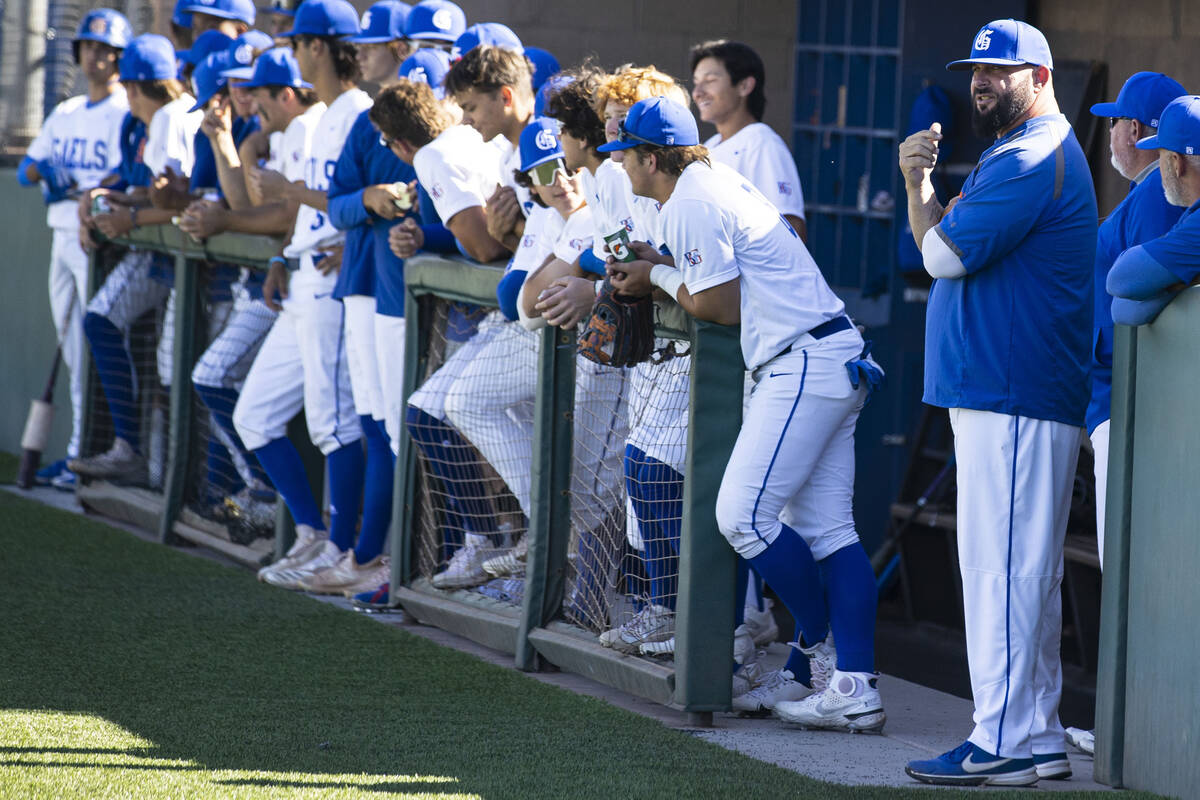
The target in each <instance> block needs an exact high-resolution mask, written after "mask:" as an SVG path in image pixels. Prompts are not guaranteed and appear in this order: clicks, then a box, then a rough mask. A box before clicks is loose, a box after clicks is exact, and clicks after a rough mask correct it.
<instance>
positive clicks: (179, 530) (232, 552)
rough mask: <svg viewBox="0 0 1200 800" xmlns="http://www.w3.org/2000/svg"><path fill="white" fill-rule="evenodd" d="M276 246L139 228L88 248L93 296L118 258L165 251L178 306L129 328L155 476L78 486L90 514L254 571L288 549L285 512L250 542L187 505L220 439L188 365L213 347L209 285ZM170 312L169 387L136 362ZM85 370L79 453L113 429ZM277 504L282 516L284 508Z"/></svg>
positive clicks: (315, 461) (313, 470)
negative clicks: (211, 440)
mask: <svg viewBox="0 0 1200 800" xmlns="http://www.w3.org/2000/svg"><path fill="white" fill-rule="evenodd" d="M280 244H281V243H280V241H279V240H278V239H274V238H271V237H266V236H251V235H244V234H220V235H217V236H213V237H211V238H209V239H206V240H202V241H197V240H195V239H193V238H192V237H190V236H188V235H187V234H185V233H183V232H182V231H180V230H179V229H178V228H177V227H175V226H173V225H153V226H144V227H141V228H138V229H136V230H134V231H131V232H130V233H129V234H128V235H127V236H125V237H122V238H120V239H114V240H112V241H111V242H108V243H106V244H104V245H103V246H101V247H98V248H97V249H95V250H93V251H92V253H91V256H90V261H89V273H90V274H89V297H91V296H94V295H95V294H96V293H97V292H98V291H99V290H100V287H101V286H102V285H103V283H104V281H105V279H106V277H107V276H108V274H109V272H110V271H111V270H112V269H113V268H114V265H115V264H116V263H117V262H118V260H119V259H120V258H121V257H122V256H123V255H124V254H126V253H127V252H129V251H131V250H132V251H141V252H147V253H154V254H159V255H160V256H162V257H165V258H166V259H169V260H170V263H171V264H172V265H173V267H174V269H173V276H172V277H171V279H170V283H171V286H172V288H173V289H174V297H175V301H174V303H173V304H166V303H163V304H161V305H160V306H159V308H158V309H157V310H156V312H155V313H153V314H151V313H147V314H146V315H145V317H144V318H143V319H141V320H139V322H138V323H137V324H135V325H133V326H132V328H131V332H130V335H129V337H128V340H127V343H128V345H129V348H130V351H131V352H132V353H133V354H134V363H133V366H134V373H135V375H134V378H135V382H138V383H140V384H142V385H141V386H140V387H139V388H140V391H138V392H137V395H138V397H137V399H136V408H137V410H138V413H139V414H140V415H141V416H142V417H144V419H142V420H139V422H138V424H139V425H140V427H141V428H142V429H143V430H145V431H146V433H147V434H148V435H147V437H146V438H147V439H149V440H150V441H148V442H147V443H146V450H147V452H149V453H151V454H152V457H151V462H152V469H151V474H150V476H149V478H150V479H149V480H148V481H147V482H146V484H144V485H122V484H118V483H115V482H110V481H106V480H87V481H81V482H80V485H79V487H78V489H77V496H78V498H79V501H80V502H81V503H82V504H83V506H84V507H85V508H88V509H90V510H94V511H97V512H99V513H102V514H104V515H106V516H110V517H113V518H116V519H120V520H123V521H126V522H129V523H132V524H134V525H137V526H138V527H141V528H144V529H147V530H150V531H154V532H156V533H157V535H158V537H159V538H160V540H162V541H164V542H169V541H172V540H174V538H175V537H179V538H181V539H184V540H187V541H190V542H192V543H195V544H198V545H202V546H205V547H208V548H210V549H213V550H216V551H219V552H221V553H223V554H224V555H226V556H228V557H230V558H233V559H234V560H236V561H239V562H241V563H243V564H246V565H247V566H252V567H256V566H259V565H261V564H263V563H266V562H269V561H271V560H272V559H273V558H275V557H276V556H277V555H278V554H279V552H281V551H282V550H284V549H286V547H287V546H288V544H290V539H291V526H290V524H288V520H287V518H286V513H285V512H283V513H281V514H280V517H279V524H278V525H276V526H275V532H276V535H275V536H274V537H267V538H259V539H256V540H253V541H246V540H239V539H238V537H236V536H232V535H230V533H229V531H230V528H229V526H227V525H225V524H222V523H220V522H217V521H214V520H213V519H210V518H207V517H206V516H205V515H203V514H200V513H197V511H196V508H195V504H194V503H192V502H189V501H190V500H191V499H192V498H193V496H194V494H195V492H196V488H197V483H198V477H197V472H198V470H199V468H200V465H201V464H202V462H203V459H204V445H205V441H206V439H207V438H208V437H210V436H214V435H215V433H216V432H215V431H213V430H209V429H208V423H207V415H206V414H205V413H204V412H203V407H202V405H201V404H200V402H199V400H198V398H196V397H195V396H194V393H193V386H192V369H193V367H194V365H195V364H196V360H197V358H198V357H199V355H200V353H201V352H203V350H204V348H205V346H206V345H207V343H208V342H207V341H206V338H207V337H206V331H207V330H208V328H210V327H212V326H211V325H210V324H209V322H210V320H208V319H207V317H208V316H209V313H210V310H211V309H209V308H208V307H207V306H206V305H205V291H204V289H205V282H206V280H208V276H209V275H210V273H211V270H212V268H213V265H217V264H221V265H225V266H226V267H227V268H228V267H244V268H248V269H252V270H265V269H266V267H267V265H268V261H269V259H270V258H271V257H272V256H273V255H276V254H277V253H278V252H279V247H280ZM167 313H170V314H171V315H172V316H173V319H172V320H171V322H173V330H174V338H173V340H172V342H171V347H170V353H169V373H170V375H169V379H168V377H167V375H165V374H159V375H157V379H159V380H161V383H162V384H163V385H164V386H165V390H164V388H163V387H160V386H158V385H156V384H155V380H156V377H155V376H154V375H153V373H154V372H155V371H156V370H154V369H146V368H145V364H144V363H140V362H144V361H145V360H146V359H144V358H142V359H139V357H138V355H137V354H138V353H144V352H146V351H149V352H150V353H153V351H154V349H155V347H156V344H157V339H158V337H160V336H161V335H162V333H161V331H162V329H163V327H164V326H165V323H166V320H165V319H164V317H165V315H166V314H167ZM159 362H160V363H159V366H158V368H157V372H158V373H162V372H163V367H165V366H166V364H164V363H163V361H162V359H161V358H160V359H159ZM147 373H151V374H150V375H148V374H147ZM86 374H87V378H86V381H85V389H84V397H85V413H84V426H83V436H82V450H83V455H91V454H94V453H99V452H103V451H104V450H106V449H107V448H108V446H109V445H110V444H111V442H112V435H113V426H112V425H111V421H110V419H109V414H108V406H107V404H106V401H105V397H104V394H103V392H102V390H101V387H100V383H99V380H98V375H97V372H96V370H95V369H93V368H91V367H89V368H88V370H87V373H86ZM168 380H169V385H167V381H168ZM163 395H165V403H164V402H162V400H163ZM290 431H291V432H292V438H293V440H294V441H295V442H296V443H297V445H298V447H299V448H300V451H301V453H302V455H303V456H304V457H305V460H306V467H307V468H308V469H309V473H310V476H311V478H312V480H313V482H314V486H315V487H317V488H319V487H320V486H321V483H322V481H323V473H322V468H323V467H322V459H320V458H319V457H318V456H319V454H316V452H315V449H314V448H313V447H312V446H311V445H310V444H308V441H307V436H306V435H304V433H303V426H302V420H297V421H295V422H294V423H293V426H292V428H291V429H290ZM156 440H157V441H156ZM158 441H161V444H159V443H158ZM155 450H161V451H162V453H161V457H160V458H158V457H154V456H153V453H154V451H155ZM158 462H161V466H159V463H158ZM279 505H280V507H281V511H282V503H280V504H279Z"/></svg>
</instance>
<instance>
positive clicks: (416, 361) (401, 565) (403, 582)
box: [391, 289, 430, 587]
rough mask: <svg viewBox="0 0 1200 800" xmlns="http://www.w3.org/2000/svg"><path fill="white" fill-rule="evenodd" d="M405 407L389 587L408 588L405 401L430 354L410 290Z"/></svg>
mask: <svg viewBox="0 0 1200 800" xmlns="http://www.w3.org/2000/svg"><path fill="white" fill-rule="evenodd" d="M404 295H405V296H404V320H405V322H404V390H403V391H404V394H403V397H404V404H403V405H402V406H401V410H400V414H401V418H400V426H401V433H400V441H399V442H398V449H399V452H398V454H397V456H396V478H395V488H394V489H393V492H392V497H393V498H394V499H393V501H392V548H391V549H392V578H391V585H392V586H394V587H395V586H407V585H409V584H410V583H412V580H413V576H414V569H413V550H414V537H415V536H416V527H417V526H416V513H417V512H416V508H417V505H416V496H417V449H416V447H414V446H413V441H412V437H411V436H409V435H408V434H407V432H406V431H405V430H403V428H404V414H405V413H406V410H407V408H408V398H409V397H411V396H412V393H413V392H415V391H416V390H417V386H418V385H420V382H421V377H422V376H423V375H424V374H425V365H426V363H427V354H428V353H429V333H430V332H429V327H430V326H429V322H428V321H427V320H426V319H425V317H424V315H423V314H422V313H421V303H420V301H419V300H418V299H417V296H416V295H415V294H413V292H412V290H411V289H406V290H405V292H404Z"/></svg>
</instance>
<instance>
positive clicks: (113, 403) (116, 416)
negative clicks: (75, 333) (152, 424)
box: [83, 311, 141, 450]
mask: <svg viewBox="0 0 1200 800" xmlns="http://www.w3.org/2000/svg"><path fill="white" fill-rule="evenodd" d="M83 332H84V334H85V335H86V336H87V340H88V344H89V345H91V348H92V360H93V361H94V362H95V364H96V372H97V374H99V376H100V385H101V387H103V389H104V399H105V400H107V401H108V411H109V415H110V416H111V417H112V425H113V433H114V434H115V435H116V436H118V437H120V438H122V439H124V440H125V441H127V442H129V444H130V445H132V447H133V449H134V450H139V449H140V447H141V437H140V436H139V428H138V418H137V409H136V407H135V405H134V397H133V360H132V359H131V358H130V356H129V350H128V349H127V348H126V347H125V336H124V335H123V334H122V333H121V331H119V330H118V329H117V326H116V325H113V324H112V322H111V321H110V320H109V319H108V317H105V316H102V315H100V314H97V313H95V312H93V311H89V312H88V313H87V314H86V315H84V318H83Z"/></svg>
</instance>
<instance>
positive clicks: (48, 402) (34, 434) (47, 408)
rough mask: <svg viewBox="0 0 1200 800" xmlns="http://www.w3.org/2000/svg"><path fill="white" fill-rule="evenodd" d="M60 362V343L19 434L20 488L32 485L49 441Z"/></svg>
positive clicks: (18, 479) (18, 476)
mask: <svg viewBox="0 0 1200 800" xmlns="http://www.w3.org/2000/svg"><path fill="white" fill-rule="evenodd" d="M61 363H62V345H61V344H60V345H59V346H58V347H56V348H55V349H54V363H53V364H52V365H51V366H50V378H49V380H47V381H46V389H45V391H43V392H42V397H41V399H40V400H33V401H31V402H30V404H29V416H27V417H26V418H25V431H24V433H22V434H21V465H20V467H19V468H18V469H17V486H20V487H21V488H22V489H28V488H29V487H30V486H33V481H34V476H35V475H36V473H37V470H38V465H39V464H40V463H41V460H42V451H44V450H45V449H46V445H47V444H48V443H49V441H50V428H51V424H52V423H53V422H54V382H55V381H56V380H57V379H58V365H59V364H61Z"/></svg>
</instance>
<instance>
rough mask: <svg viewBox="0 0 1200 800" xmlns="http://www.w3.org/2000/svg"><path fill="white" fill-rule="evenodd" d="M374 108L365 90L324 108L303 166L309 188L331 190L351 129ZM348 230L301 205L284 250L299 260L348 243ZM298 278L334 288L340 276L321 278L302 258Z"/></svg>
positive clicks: (348, 93) (342, 96)
mask: <svg viewBox="0 0 1200 800" xmlns="http://www.w3.org/2000/svg"><path fill="white" fill-rule="evenodd" d="M370 107H371V96H370V95H368V94H367V93H366V92H364V91H363V90H362V89H350V90H349V91H346V92H342V93H341V94H340V95H338V97H337V99H336V100H334V101H333V103H331V104H330V106H329V107H328V108H327V109H325V113H324V114H322V115H321V119H320V121H319V122H318V123H317V127H316V130H315V131H314V133H313V137H312V148H311V150H310V151H309V154H308V158H307V159H306V161H305V163H304V183H305V185H307V186H308V188H309V189H312V190H313V191H318V192H324V191H327V190H328V189H329V179H330V178H331V177H332V176H333V170H334V167H336V166H337V161H338V157H339V156H341V154H342V146H343V145H344V144H345V143H346V137H347V136H348V135H349V134H350V128H351V126H353V125H354V121H355V120H357V119H358V115H359V114H361V113H362V112H363V111H364V110H366V109H368V108H370ZM345 239H346V233H345V231H339V230H338V229H337V228H335V227H333V222H332V221H330V219H329V215H328V214H327V213H326V212H324V211H318V210H317V209H315V208H313V207H312V206H307V205H301V206H300V210H299V211H298V212H296V228H295V230H294V231H293V233H292V241H291V242H289V243H288V246H287V247H286V248H284V251H283V254H284V256H286V257H287V258H299V257H300V256H301V255H302V254H304V253H309V254H314V253H315V252H319V251H322V250H325V249H327V248H330V247H333V246H335V245H337V244H340V243H341V242H343V241H345ZM296 278H298V279H300V280H303V281H304V282H305V283H306V284H311V285H313V286H317V285H322V286H323V285H325V284H328V286H329V288H330V289H332V287H333V285H334V284H335V283H337V273H336V272H335V273H332V274H329V275H322V274H321V273H320V272H318V271H317V270H316V269H315V268H314V267H313V266H312V264H311V260H309V259H302V260H301V265H300V269H299V270H298V271H297V273H296Z"/></svg>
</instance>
